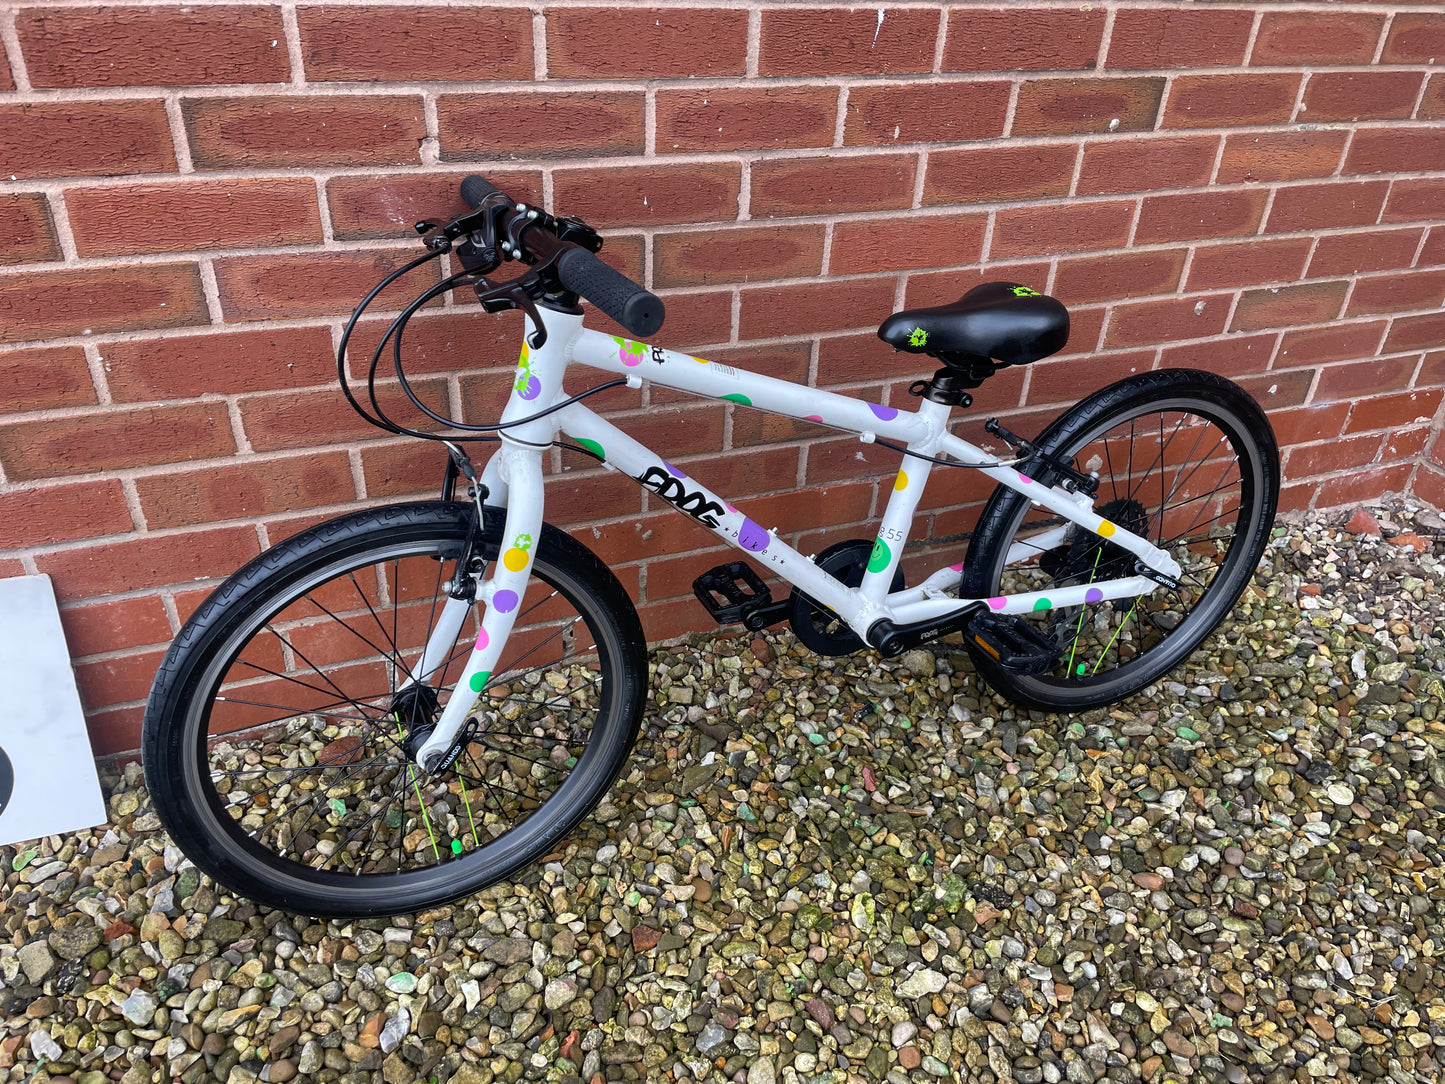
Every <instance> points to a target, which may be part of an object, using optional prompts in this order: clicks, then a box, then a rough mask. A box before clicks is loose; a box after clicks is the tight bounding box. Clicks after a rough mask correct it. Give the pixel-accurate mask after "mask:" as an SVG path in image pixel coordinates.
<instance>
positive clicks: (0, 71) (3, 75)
mask: <svg viewBox="0 0 1445 1084" xmlns="http://www.w3.org/2000/svg"><path fill="white" fill-rule="evenodd" d="M14 89H15V76H14V74H13V73H12V72H11V71H10V58H9V57H6V58H5V61H4V63H0V90H14Z"/></svg>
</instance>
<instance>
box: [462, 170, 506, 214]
mask: <svg viewBox="0 0 1445 1084" xmlns="http://www.w3.org/2000/svg"><path fill="white" fill-rule="evenodd" d="M497 191H499V189H498V188H497V186H496V185H494V184H492V182H491V181H489V180H487V179H486V178H485V177H478V176H477V175H476V174H475V173H473V174H472V175H471V176H470V177H467V178H466V179H465V180H463V181H462V200H463V201H464V202H465V203H466V205H467V206H468V207H470V208H471V209H472V210H474V211H475V210H476V209H477V208H478V207H480V206H481V205H482V200H484V199H486V198H487V197H488V196H490V195H491V194H492V193H493V192H497Z"/></svg>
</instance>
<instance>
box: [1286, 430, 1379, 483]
mask: <svg viewBox="0 0 1445 1084" xmlns="http://www.w3.org/2000/svg"><path fill="white" fill-rule="evenodd" d="M1379 450H1380V435H1379V434H1378V433H1371V434H1369V435H1367V436H1357V437H1337V438H1335V439H1334V440H1330V441H1325V442H1324V443H1322V444H1307V445H1304V446H1303V447H1299V446H1296V447H1293V448H1290V449H1288V450H1287V451H1286V458H1285V462H1284V471H1283V473H1284V475H1285V477H1286V478H1309V477H1312V476H1314V475H1319V474H1333V473H1334V472H1335V471H1342V470H1356V469H1358V468H1360V467H1368V466H1372V465H1373V464H1374V463H1375V462H1376V454H1377V453H1378V452H1379Z"/></svg>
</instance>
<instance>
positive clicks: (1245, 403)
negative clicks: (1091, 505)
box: [960, 369, 1280, 711]
mask: <svg viewBox="0 0 1445 1084" xmlns="http://www.w3.org/2000/svg"><path fill="white" fill-rule="evenodd" d="M1165 402H1175V403H1184V404H1188V403H1190V402H1193V403H1194V404H1197V405H1199V406H1202V407H1204V408H1205V413H1206V416H1210V417H1213V418H1214V420H1215V421H1216V423H1217V421H1218V418H1217V417H1215V415H1218V413H1219V412H1221V411H1224V412H1232V413H1233V414H1234V415H1235V419H1234V420H1236V421H1237V422H1238V423H1239V425H1238V429H1237V432H1236V433H1235V436H1237V437H1239V438H1242V439H1243V441H1244V442H1245V444H1246V445H1247V446H1248V445H1254V449H1253V450H1254V451H1256V452H1257V453H1258V463H1257V464H1256V469H1255V470H1254V471H1253V473H1252V474H1251V475H1246V474H1245V472H1244V470H1243V468H1241V472H1240V473H1241V478H1242V479H1243V483H1244V484H1245V485H1247V486H1251V487H1254V488H1255V489H1256V492H1255V493H1254V494H1253V497H1254V498H1255V499H1254V500H1253V501H1252V502H1251V504H1252V509H1253V510H1252V512H1251V515H1250V519H1251V521H1252V522H1250V523H1249V524H1248V525H1247V527H1246V528H1245V529H1246V531H1247V535H1246V536H1245V537H1244V538H1243V539H1242V542H1243V545H1244V548H1243V549H1242V550H1239V552H1240V553H1241V556H1240V557H1239V558H1238V559H1236V557H1235V552H1236V550H1238V549H1239V542H1236V543H1235V544H1234V545H1233V546H1232V547H1231V550H1230V555H1229V557H1228V558H1226V562H1227V563H1228V564H1229V567H1228V568H1227V569H1222V570H1221V574H1220V576H1219V577H1217V578H1216V580H1214V581H1212V582H1211V583H1210V585H1209V588H1208V589H1207V590H1206V592H1205V597H1204V598H1201V599H1200V602H1199V604H1198V605H1197V606H1196V607H1195V608H1194V609H1193V610H1191V611H1190V615H1189V617H1187V618H1186V621H1188V620H1190V619H1192V618H1193V615H1194V614H1195V613H1196V612H1199V611H1200V609H1201V607H1203V606H1205V605H1206V604H1207V605H1208V606H1209V607H1210V609H1209V610H1205V611H1204V613H1205V615H1206V618H1208V619H1207V620H1206V619H1205V618H1201V619H1200V621H1201V623H1200V625H1198V626H1196V627H1194V628H1193V629H1191V630H1190V631H1189V632H1188V635H1185V636H1183V637H1180V638H1179V639H1178V640H1176V639H1175V636H1176V635H1177V634H1171V635H1170V636H1169V637H1168V638H1166V639H1165V640H1164V641H1163V642H1162V644H1161V645H1160V646H1161V648H1162V647H1165V646H1167V650H1164V651H1161V652H1160V654H1159V655H1158V656H1157V658H1156V661H1155V662H1154V663H1151V664H1150V665H1149V666H1147V667H1139V669H1138V670H1137V672H1135V673H1132V674H1128V675H1123V674H1121V675H1119V677H1118V678H1115V679H1112V680H1110V679H1107V678H1105V679H1103V680H1100V681H1098V682H1096V683H1080V684H1077V685H1075V684H1072V683H1070V684H1069V685H1066V686H1053V685H1049V684H1047V683H1045V682H1043V681H1041V680H1039V679H1037V678H1032V677H1027V676H1023V675H1017V674H1010V673H1008V672H1007V671H1005V670H1003V669H1002V668H1001V667H1000V666H999V665H998V664H997V662H996V661H995V660H994V659H992V658H991V657H989V656H988V655H987V654H985V653H984V652H983V651H982V650H981V649H980V648H978V647H977V646H976V645H974V644H972V643H969V642H968V641H967V639H965V644H966V646H967V647H968V650H969V654H970V656H971V657H972V659H973V661H974V665H975V667H976V668H977V669H978V671H979V673H980V675H981V676H982V677H983V678H984V680H985V681H986V682H988V684H989V685H990V686H992V687H993V688H994V689H995V690H996V691H997V692H999V693H1000V694H1001V695H1002V696H1003V697H1004V698H1005V699H1007V700H1010V701H1012V702H1014V703H1016V704H1019V705H1021V706H1023V707H1026V708H1032V709H1036V710H1040V711H1086V710H1088V709H1090V708H1097V707H1102V706H1105V705H1107V704H1113V703H1117V702H1118V701H1120V700H1123V699H1125V698H1126V697H1129V696H1132V695H1133V694H1134V693H1137V692H1138V691H1139V690H1141V689H1143V688H1145V687H1147V686H1148V685H1150V684H1151V683H1153V682H1155V681H1158V680H1159V679H1160V678H1161V677H1163V676H1164V674H1167V673H1168V672H1169V671H1171V670H1173V669H1174V668H1175V667H1177V666H1179V665H1180V664H1181V663H1183V662H1184V661H1185V660H1186V659H1187V658H1188V657H1189V655H1191V654H1192V653H1193V652H1194V651H1195V650H1197V648H1198V647H1199V645H1200V644H1201V643H1203V642H1204V640H1205V639H1207V638H1208V637H1209V635H1210V634H1211V633H1213V631H1214V630H1215V629H1216V628H1217V627H1218V626H1219V623H1220V622H1221V621H1223V620H1224V618H1225V617H1226V616H1227V615H1228V613H1229V611H1230V610H1231V609H1232V608H1233V607H1234V605H1235V604H1236V603H1237V602H1238V601H1239V597H1240V596H1241V595H1242V594H1243V593H1244V590H1245V588H1246V587H1247V586H1248V584H1249V579H1250V577H1251V576H1252V575H1253V573H1254V570H1255V569H1256V568H1257V567H1258V564H1259V559H1260V557H1261V556H1262V554H1263V552H1264V547H1265V544H1266V543H1267V541H1268V537H1269V532H1270V529H1271V528H1272V527H1273V524H1274V514H1275V509H1276V505H1277V503H1278V499H1279V484H1280V465H1279V449H1278V446H1277V444H1276V442H1275V438H1274V432H1273V430H1272V429H1271V427H1270V425H1269V421H1268V419H1267V418H1266V416H1265V414H1264V411H1263V410H1262V409H1260V406H1259V404H1258V403H1257V402H1255V400H1254V399H1253V397H1251V396H1250V395H1249V394H1248V393H1247V392H1245V391H1244V389H1243V388H1241V387H1239V385H1237V384H1235V383H1234V382H1233V381H1231V380H1227V379H1226V378H1224V377H1222V376H1218V375H1216V374H1214V373H1209V372H1205V371H1202V370H1197V369H1161V370H1157V371H1153V372H1147V373H1139V374H1136V375H1134V376H1130V377H1126V378H1124V379H1123V380H1120V381H1118V382H1117V383H1115V384H1111V385H1110V386H1109V387H1107V388H1103V389H1101V390H1100V391H1097V392H1095V393H1094V394H1093V395H1090V396H1088V397H1087V398H1085V399H1083V400H1081V401H1080V402H1078V403H1076V404H1075V405H1074V406H1073V407H1071V408H1069V410H1067V411H1065V412H1064V413H1063V414H1062V415H1060V416H1059V417H1058V418H1057V419H1055V420H1054V421H1053V422H1052V423H1051V424H1050V425H1049V426H1048V427H1047V428H1046V429H1045V430H1044V431H1043V433H1041V434H1040V435H1039V437H1038V439H1037V440H1036V441H1035V442H1034V443H1035V445H1036V446H1037V447H1038V448H1039V449H1040V450H1042V451H1044V452H1046V453H1048V454H1051V455H1058V454H1061V453H1062V451H1063V450H1064V449H1066V448H1067V447H1069V445H1071V444H1072V443H1074V442H1075V441H1077V440H1078V439H1079V437H1080V436H1081V435H1082V434H1084V433H1087V432H1088V431H1089V430H1091V429H1092V428H1094V427H1095V426H1096V425H1099V424H1102V423H1104V422H1105V421H1106V420H1107V419H1109V418H1111V417H1115V416H1120V417H1122V416H1124V415H1127V412H1128V411H1129V410H1131V409H1135V408H1147V407H1149V406H1154V405H1157V404H1159V403H1165ZM1209 408H1213V410H1214V415H1210V414H1208V409H1209ZM1038 469H1039V471H1040V472H1042V471H1043V470H1044V468H1043V467H1042V466H1040V467H1039V468H1038ZM1025 470H1028V468H1025ZM1028 505H1029V500H1028V498H1027V497H1025V496H1024V495H1022V494H1021V493H1019V492H1018V491H1017V490H1013V489H1010V488H1009V487H1007V486H1003V485H1000V486H998V487H997V488H996V489H995V490H994V492H993V493H992V494H991V495H990V497H989V500H988V502H987V504H985V506H984V509H983V512H982V513H981V514H980V515H979V520H978V526H977V528H976V530H975V534H974V541H973V544H972V545H970V547H969V550H968V553H967V555H966V556H965V558H964V566H963V576H962V581H961V585H960V595H961V597H964V598H983V597H987V596H991V595H993V594H995V593H996V591H995V588H996V585H997V584H998V582H999V576H1000V574H1001V568H1000V563H1001V561H1002V559H1003V556H1004V554H1005V552H1006V549H1007V545H1008V542H1009V539H1010V537H1011V536H1012V533H1013V531H1014V530H1016V529H1017V524H1016V523H1015V522H1014V521H1015V519H1016V518H1021V517H1022V515H1023V513H1024V511H1025V510H1026V509H1027V507H1028ZM1211 614H1212V617H1211V616H1210V615H1211ZM1171 641H1173V643H1172V645H1171ZM1156 650H1159V649H1156ZM1150 654H1153V652H1150ZM1140 661H1141V662H1142V661H1143V659H1141V660H1140Z"/></svg>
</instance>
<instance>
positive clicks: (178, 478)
mask: <svg viewBox="0 0 1445 1084" xmlns="http://www.w3.org/2000/svg"><path fill="white" fill-rule="evenodd" d="M136 490H137V491H138V492H139V494H140V501H141V512H142V514H143V515H144V516H145V519H146V525H147V526H149V527H150V528H151V529H152V530H156V529H160V528H164V527H191V526H201V525H204V524H207V523H217V522H220V521H221V520H226V519H255V518H256V517H258V516H266V515H274V514H276V513H280V512H295V511H297V510H299V509H303V508H317V507H320V506H322V505H328V504H343V503H345V502H347V501H351V500H355V499H356V486H355V484H354V483H353V482H352V480H351V462H350V460H349V459H348V457H347V455H346V453H345V452H342V451H335V452H320V453H312V454H309V455H304V456H293V457H291V458H288V459H271V460H265V461H262V462H240V463H234V464H226V465H224V466H219V467H208V468H206V469H205V470H197V471H178V472H171V473H167V474H157V475H150V476H147V477H142V478H137V479H136Z"/></svg>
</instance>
